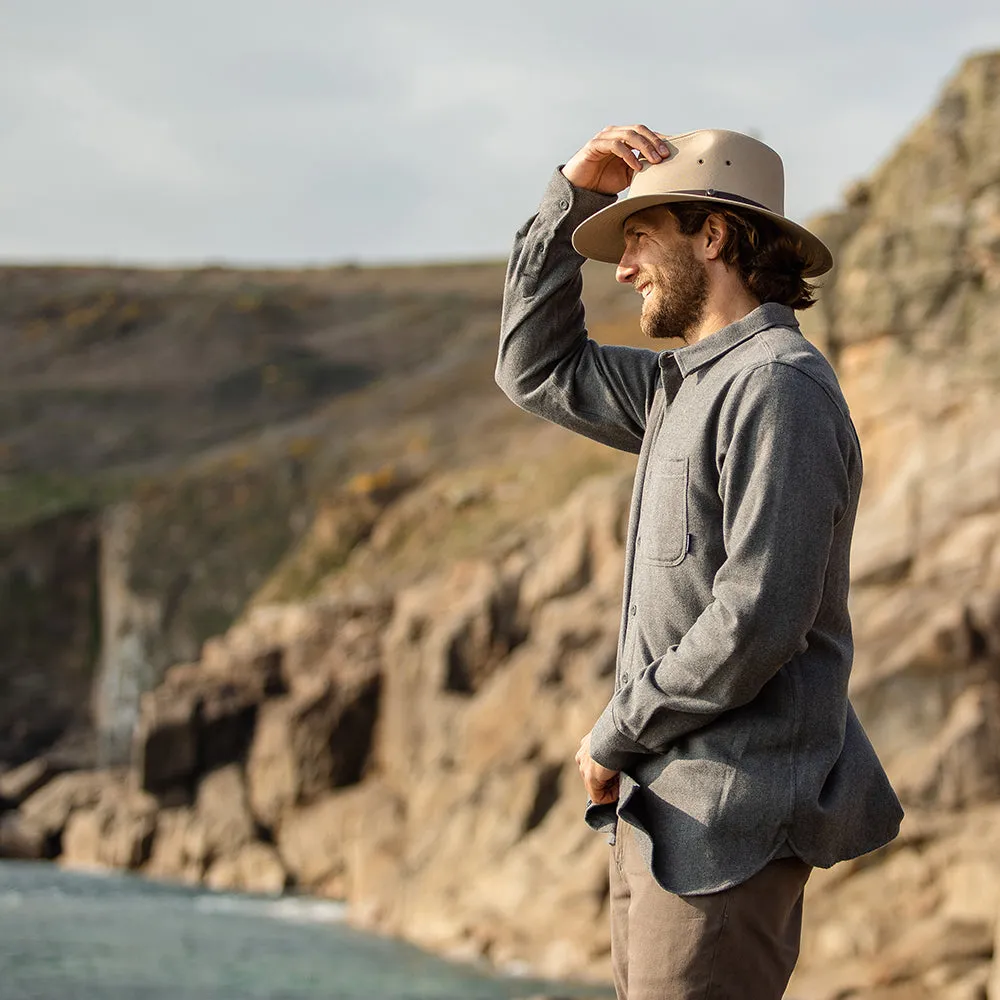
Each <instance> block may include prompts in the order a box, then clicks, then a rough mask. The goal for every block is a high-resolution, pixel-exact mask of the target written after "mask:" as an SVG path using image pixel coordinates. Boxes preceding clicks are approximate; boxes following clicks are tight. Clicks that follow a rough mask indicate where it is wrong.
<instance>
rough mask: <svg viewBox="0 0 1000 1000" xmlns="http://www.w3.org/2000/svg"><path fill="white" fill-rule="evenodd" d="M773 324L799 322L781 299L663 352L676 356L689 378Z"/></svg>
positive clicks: (793, 323) (791, 324) (788, 325)
mask: <svg viewBox="0 0 1000 1000" xmlns="http://www.w3.org/2000/svg"><path fill="white" fill-rule="evenodd" d="M772 326H787V327H791V328H792V329H795V330H797V329H798V327H799V324H798V321H797V320H796V319H795V312H794V310H792V309H790V308H789V307H788V306H784V305H781V304H780V303H778V302H765V303H764V304H763V305H759V306H757V308H756V309H754V310H753V312H749V313H747V314H746V316H744V317H743V318H742V319H738V320H737V321H736V322H735V323H730V324H729V326H724V327H723V328H722V329H721V330H716V331H715V333H712V334H709V336H707V337H705V339H704V340H699V341H698V343H696V344H691V345H690V346H688V347H679V348H677V350H674V351H664V352H663V355H664V356H671V357H673V359H674V360H675V361H676V362H677V367H678V368H679V369H680V373H681V375H683V376H684V377H687V376H688V375H689V374H690V373H691V372H693V371H695V369H697V368H701V367H702V366H703V365H707V364H708V363H709V362H711V361H715V360H716V358H719V357H721V356H722V355H723V354H725V353H726V351H728V350H730V349H732V348H733V347H735V346H736V345H737V344H740V343H742V342H743V341H744V340H747V339H748V338H750V337H752V336H753V335H754V334H755V333H760V332H761V331H762V330H767V329H769V328H770V327H772Z"/></svg>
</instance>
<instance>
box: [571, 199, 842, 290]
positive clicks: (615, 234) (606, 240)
mask: <svg viewBox="0 0 1000 1000" xmlns="http://www.w3.org/2000/svg"><path fill="white" fill-rule="evenodd" d="M682 201H699V202H701V201H708V202H712V203H714V204H717V205H726V206H728V207H730V208H738V209H742V210H743V211H747V212H753V213H755V214H757V215H763V216H765V217H766V218H768V219H770V220H771V221H772V222H774V223H775V225H777V226H778V228H779V229H782V230H784V232H786V233H788V235H789V236H791V237H792V238H793V239H795V240H798V241H799V242H800V243H801V244H802V250H803V253H804V255H805V258H806V261H807V266H806V270H805V271H804V272H803V276H804V277H806V278H815V277H818V276H819V275H821V274H825V273H826V272H827V271H829V270H830V268H831V267H833V254H832V253H831V252H830V249H829V247H827V245H826V244H825V243H824V242H823V241H822V240H821V239H820V238H819V237H818V236H816V235H815V234H813V233H811V232H809V230H808V229H806V228H805V226H800V225H798V224H797V223H795V222H792V221H791V220H790V219H786V218H785V217H784V216H783V215H778V214H777V213H776V212H770V211H768V210H767V209H766V208H756V207H753V206H749V205H747V203H746V202H744V201H734V200H733V199H730V198H720V197H717V196H713V197H709V196H707V195H696V196H695V195H691V194H644V195H637V196H636V197H635V198H623V199H622V200H621V201H617V202H615V203H614V204H613V205H608V207H607V208H602V209H601V210H600V211H599V212H595V213H594V214H593V215H592V216H590V218H589V219H584V221H583V222H581V223H580V225H578V226H577V227H576V229H575V230H573V248H574V249H575V250H576V252H577V253H579V254H582V255H583V256H584V257H589V258H590V259H591V260H601V261H604V262H605V263H607V264H617V263H618V262H619V261H620V260H621V259H622V254H623V253H625V237H624V236H623V234H622V230H623V228H624V226H625V220H626V219H627V218H628V217H629V216H630V215H635V213H636V212H641V211H642V210H643V209H644V208H652V207H653V206H654V205H669V204H673V203H675V202H682Z"/></svg>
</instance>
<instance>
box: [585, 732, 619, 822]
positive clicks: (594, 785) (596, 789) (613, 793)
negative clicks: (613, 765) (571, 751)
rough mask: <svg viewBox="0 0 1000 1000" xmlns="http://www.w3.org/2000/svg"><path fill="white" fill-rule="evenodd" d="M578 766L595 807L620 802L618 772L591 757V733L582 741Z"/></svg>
mask: <svg viewBox="0 0 1000 1000" xmlns="http://www.w3.org/2000/svg"><path fill="white" fill-rule="evenodd" d="M576 766H577V767H578V768H579V769H580V776H581V777H582V778H583V785H584V787H585V788H586V789H587V795H588V796H589V797H590V801H591V802H593V803H594V805H597V806H599V805H603V804H604V803H605V802H617V801H618V772H617V771H611V770H609V769H608V768H606V767H603V766H602V765H600V764H598V763H597V761H596V760H594V758H593V757H591V756H590V733H587V735H586V736H584V738H583V739H582V740H580V749H579V750H577V752H576Z"/></svg>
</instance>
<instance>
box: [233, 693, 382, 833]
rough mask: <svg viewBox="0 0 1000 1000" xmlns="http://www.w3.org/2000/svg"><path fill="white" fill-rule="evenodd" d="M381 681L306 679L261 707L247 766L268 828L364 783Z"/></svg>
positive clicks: (253, 796) (254, 799)
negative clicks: (299, 808)
mask: <svg viewBox="0 0 1000 1000" xmlns="http://www.w3.org/2000/svg"><path fill="white" fill-rule="evenodd" d="M380 689H381V678H380V677H379V675H378V674H377V673H370V674H368V675H367V676H365V675H364V674H362V675H361V676H359V677H356V678H352V679H350V680H348V679H336V680H335V679H331V678H329V677H323V676H322V675H321V676H319V677H315V678H312V679H311V681H307V680H305V679H303V680H301V681H300V682H299V683H298V685H297V686H296V688H295V690H294V691H293V693H292V694H291V695H289V696H288V697H286V698H281V699H276V700H272V701H269V702H267V703H266V704H265V705H263V706H262V708H261V711H260V716H259V719H258V723H257V728H256V732H255V734H254V739H253V743H252V745H251V747H250V753H249V758H248V761H247V785H248V790H249V796H250V803H251V805H252V807H253V811H254V815H255V816H256V818H257V820H258V821H259V822H260V823H262V824H263V825H264V826H266V827H273V826H275V825H276V824H277V822H278V820H279V818H280V816H281V814H282V813H283V812H284V811H285V810H287V809H288V808H290V807H291V806H293V805H297V804H305V803H308V802H311V801H313V800H314V799H315V798H317V797H318V796H319V795H321V794H323V793H324V792H327V791H330V790H331V789H333V788H338V787H342V786H345V785H350V784H353V783H355V782H357V781H359V780H360V779H361V777H362V775H363V774H364V770H365V767H366V766H367V764H368V759H369V755H370V752H371V746H372V736H373V732H374V727H375V720H376V718H377V715H378V705H379V693H380Z"/></svg>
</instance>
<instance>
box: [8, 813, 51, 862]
mask: <svg viewBox="0 0 1000 1000" xmlns="http://www.w3.org/2000/svg"><path fill="white" fill-rule="evenodd" d="M58 853H59V848H58V845H57V843H56V838H55V837H54V836H53V835H52V834H51V833H50V832H49V831H48V830H47V829H46V828H45V826H44V825H43V824H42V823H40V822H39V821H38V820H34V819H28V818H27V817H25V816H23V815H22V814H21V813H19V812H8V813H5V814H4V815H3V816H0V858H14V859H16V860H18V861H43V860H46V859H48V858H54V857H55V856H56V855H57V854H58Z"/></svg>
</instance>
